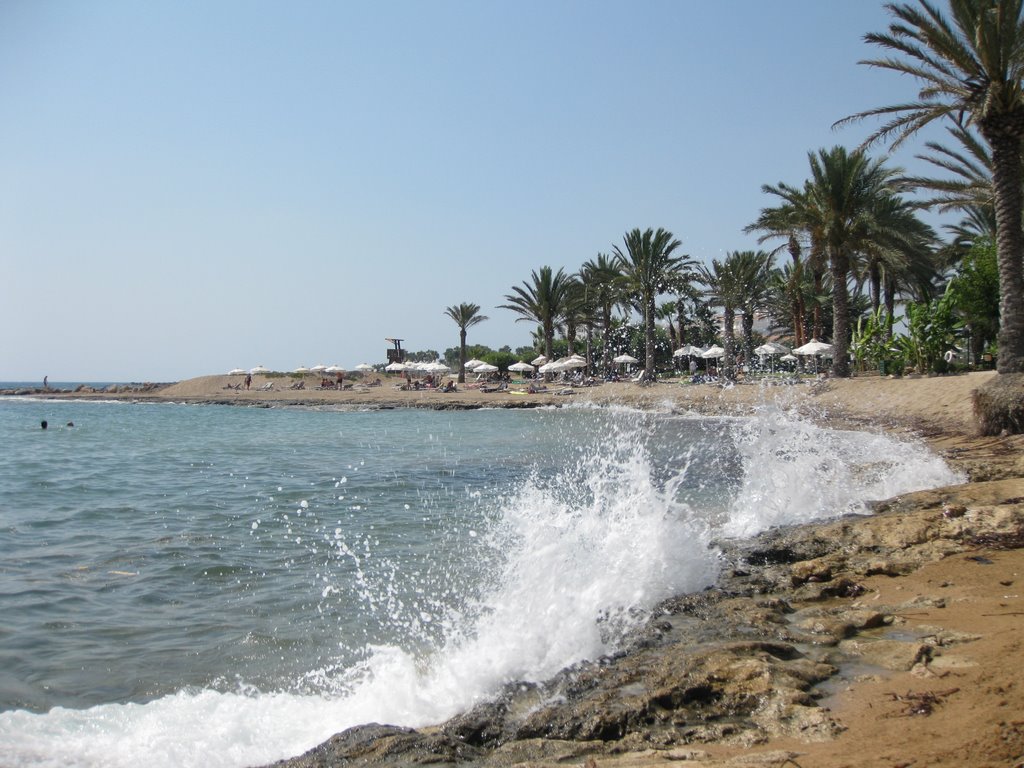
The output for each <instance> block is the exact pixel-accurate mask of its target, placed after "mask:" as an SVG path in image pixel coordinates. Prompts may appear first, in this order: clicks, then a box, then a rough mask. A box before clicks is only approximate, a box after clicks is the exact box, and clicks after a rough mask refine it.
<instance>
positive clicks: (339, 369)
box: [324, 365, 345, 373]
mask: <svg viewBox="0 0 1024 768" xmlns="http://www.w3.org/2000/svg"><path fill="white" fill-rule="evenodd" d="M324 372H325V373H344V372H345V369H344V368H342V367H341V366H340V365H329V366H327V368H325V369H324Z"/></svg>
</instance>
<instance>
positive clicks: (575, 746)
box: [108, 374, 1024, 768]
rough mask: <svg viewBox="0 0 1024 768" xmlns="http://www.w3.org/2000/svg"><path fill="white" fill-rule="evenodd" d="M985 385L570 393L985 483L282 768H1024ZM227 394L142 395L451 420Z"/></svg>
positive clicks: (859, 524) (1020, 465) (1013, 448)
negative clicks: (980, 398)
mask: <svg viewBox="0 0 1024 768" xmlns="http://www.w3.org/2000/svg"><path fill="white" fill-rule="evenodd" d="M982 381H984V375H981V374H972V375H970V376H961V377H944V378H936V379H920V380H895V381H893V380H884V379H877V378H876V379H874V380H851V381H829V382H814V383H810V384H803V385H800V386H796V387H782V386H778V387H770V388H765V387H753V386H737V387H733V388H731V389H728V390H722V389H720V388H704V387H692V386H691V387H680V386H668V385H659V386H657V387H652V388H646V389H639V388H632V387H629V386H628V385H627V386H623V387H609V386H608V385H605V386H602V387H597V388H594V389H593V390H590V391H584V392H581V393H579V394H574V395H572V396H571V397H572V398H574V399H581V400H582V399H587V400H591V401H593V402H596V403H604V402H622V403H627V404H630V405H636V406H639V407H657V408H665V407H668V408H671V409H690V410H695V411H700V412H703V413H726V414H743V413H750V412H751V409H754V408H758V407H762V406H763V405H764V404H765V403H769V402H771V403H775V404H776V405H778V404H781V405H784V406H785V407H788V408H792V409H794V410H796V411H798V412H800V413H801V414H803V415H804V416H806V417H808V418H813V419H816V420H818V421H822V422H825V423H829V424H833V425H842V426H857V427H860V428H868V429H886V430H890V431H904V432H913V433H915V434H917V435H923V436H925V437H926V439H927V440H928V441H929V442H930V444H931V445H932V447H933V449H934V450H935V451H936V452H937V453H939V454H940V455H942V456H944V457H945V459H946V460H947V461H948V462H949V463H950V464H951V465H953V466H954V467H956V468H958V469H960V470H962V471H963V472H964V474H965V475H966V476H967V477H968V478H969V482H967V483H964V484H962V485H957V486H952V487H947V488H939V489H934V490H928V491H921V492H917V493H912V494H906V495H904V496H902V497H899V498H895V499H889V500H884V501H879V502H876V503H875V504H874V508H873V513H872V514H870V515H864V516H856V517H843V518H838V519H835V520H831V521H827V522H822V523H817V524H812V525H805V526H801V527H793V528H785V529H773V530H770V531H768V532H765V533H763V534H762V535H760V536H758V537H756V538H754V539H751V540H746V541H720V542H716V546H717V547H718V548H719V550H720V552H721V558H722V570H721V573H722V575H721V577H720V579H719V580H718V582H717V583H716V584H715V585H713V586H711V587H709V588H708V589H705V590H703V591H701V592H699V593H695V594H688V595H680V596H678V597H676V598H673V599H671V600H668V601H666V602H664V603H663V604H662V605H660V606H658V607H657V608H656V609H655V610H654V611H653V613H652V615H651V617H650V618H649V620H648V621H647V622H646V623H645V625H644V626H643V627H642V628H641V629H640V630H638V631H637V632H635V633H633V634H632V635H631V636H630V637H629V638H628V639H627V642H625V643H624V644H623V646H622V648H621V650H620V651H619V652H618V653H616V654H614V655H612V656H609V657H605V658H600V659H594V660H592V661H588V662H584V663H580V664H578V665H576V666H574V667H572V668H570V669H566V670H563V671H562V672H561V673H560V674H559V675H557V676H556V677H554V678H553V679H551V680H547V681H545V682H543V683H541V684H528V683H510V684H509V685H508V686H506V688H505V689H504V690H503V691H502V692H501V693H500V695H498V696H497V697H496V698H495V699H494V700H493V701H490V702H487V703H483V704H480V705H478V706H477V707H475V708H474V709H472V710H470V711H468V712H465V713H463V714H461V715H459V716H457V717H455V718H453V719H451V720H450V721H448V722H445V723H441V724H438V725H436V726H434V727H431V728H424V729H418V730H413V729H408V728H399V727H394V726H391V725H388V724H367V725H364V726H360V727H357V728H353V729H350V730H347V731H345V732H343V733H339V734H337V735H336V736H334V737H333V738H332V739H330V740H329V741H327V742H325V743H324V744H322V745H320V746H319V747H316V748H315V749H313V750H311V751H310V752H308V753H307V754H305V755H302V756H300V757H296V758H293V759H291V760H286V761H282V762H280V763H276V764H275V765H276V766H278V767H279V768H282V767H284V766H287V767H288V768H312V767H314V766H316V767H318V768H319V767H321V766H322V767H326V766H346V765H384V766H389V765H390V766H400V765H401V766H404V765H418V764H431V765H458V766H502V767H504V766H552V767H553V766H565V765H579V766H588V768H589V767H596V766H602V767H608V768H611V767H612V766H614V767H616V768H619V767H621V768H632V767H634V766H645V767H646V766H656V765H666V764H683V765H695V766H702V767H703V768H720V767H721V768H725V767H729V768H741V767H742V766H785V765H790V766H797V767H798V768H801V767H802V768H809V767H810V766H817V767H818V768H840V767H841V766H851V767H852V766H886V767H887V768H895V767H896V766H901V767H908V766H969V767H971V768H981V767H982V766H1002V767H1003V768H1005V767H1006V766H1024V714H1022V713H1024V665H1022V664H1021V663H1020V661H1021V658H1022V653H1021V651H1022V641H1024V634H1022V630H1024V599H1022V596H1024V438H1022V437H1021V436H1003V437H992V438H978V437H974V436H973V435H972V426H971V424H972V418H971V408H970V392H971V390H972V389H973V388H974V387H975V386H978V385H979V384H980V383H981V382H982ZM218 386H221V385H220V384H219V379H218V377H205V379H204V380H202V381H199V380H193V381H191V382H182V383H181V384H178V385H172V386H170V387H164V388H161V389H159V390H157V391H155V392H149V393H141V394H138V393H135V394H126V395H125V396H127V397H131V398H133V399H140V400H146V399H164V400H172V401H185V402H220V401H222V400H225V399H227V401H228V402H233V403H234V404H247V405H262V406H280V405H286V406H295V405H307V406H314V407H401V406H411V405H412V406H421V407H452V403H453V401H451V400H443V401H441V402H440V403H433V402H431V401H430V400H429V399H428V398H427V397H426V396H423V397H419V396H418V395H419V393H415V392H399V393H396V392H394V391H389V392H380V393H370V395H369V397H368V398H366V400H368V401H369V405H368V404H367V403H365V402H364V403H363V405H362V406H360V405H359V403H360V400H359V398H363V397H364V395H366V393H364V392H360V393H352V394H349V393H346V392H339V393H337V394H334V393H323V395H324V396H321V393H316V396H315V397H308V398H306V399H304V398H302V397H293V396H291V395H290V394H282V395H281V396H275V397H269V398H268V397H265V393H260V394H258V395H257V394H256V393H253V394H252V395H251V396H249V397H251V399H252V402H247V401H246V395H242V396H241V397H238V396H237V395H232V394H229V395H227V396H226V397H225V396H223V395H222V394H221V393H220V392H218V391H217V390H216V389H215V387H218ZM300 394H301V393H300ZM108 396H109V395H108ZM498 397H499V398H504V400H500V399H496V398H495V395H494V394H483V393H473V394H469V393H466V394H464V395H463V400H464V401H465V402H464V403H463V404H462V405H461V406H458V407H488V406H491V407H493V406H495V405H500V404H504V403H505V402H507V401H509V400H512V398H511V396H509V395H499V396H498ZM549 397H551V398H553V397H556V396H549ZM513 402H515V403H517V404H518V403H519V402H521V401H520V400H519V399H516V400H514V401H513ZM555 402H557V401H555ZM530 404H532V405H543V404H547V401H544V400H540V401H533V402H531V403H530Z"/></svg>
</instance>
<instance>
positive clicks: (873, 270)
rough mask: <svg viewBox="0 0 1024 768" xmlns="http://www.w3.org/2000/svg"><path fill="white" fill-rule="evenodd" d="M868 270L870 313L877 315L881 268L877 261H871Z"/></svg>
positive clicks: (880, 289)
mask: <svg viewBox="0 0 1024 768" xmlns="http://www.w3.org/2000/svg"><path fill="white" fill-rule="evenodd" d="M868 270H869V271H868V279H869V280H870V282H871V311H872V312H873V313H874V314H876V315H877V314H878V308H879V307H881V306H882V268H881V267H880V266H879V264H878V262H877V261H872V262H871V266H870V267H868Z"/></svg>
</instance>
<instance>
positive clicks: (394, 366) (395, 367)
mask: <svg viewBox="0 0 1024 768" xmlns="http://www.w3.org/2000/svg"><path fill="white" fill-rule="evenodd" d="M384 370H385V371H391V372H392V373H394V372H395V371H405V370H408V366H406V364H405V363H399V362H397V361H396V362H394V363H388V364H387V365H385V366H384Z"/></svg>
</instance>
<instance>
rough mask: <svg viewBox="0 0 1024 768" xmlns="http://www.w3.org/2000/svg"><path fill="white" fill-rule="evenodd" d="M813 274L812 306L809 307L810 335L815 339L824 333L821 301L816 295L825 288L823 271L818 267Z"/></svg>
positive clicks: (820, 293) (819, 294)
mask: <svg viewBox="0 0 1024 768" xmlns="http://www.w3.org/2000/svg"><path fill="white" fill-rule="evenodd" d="M813 275H814V306H813V307H812V308H811V312H812V317H813V321H812V325H811V336H812V337H813V338H815V339H820V338H821V337H822V336H823V335H824V333H825V330H824V329H825V324H824V322H822V317H821V302H820V301H818V297H819V296H821V295H822V293H823V292H824V290H825V273H824V272H822V271H821V270H819V269H815V270H814V272H813Z"/></svg>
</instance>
